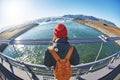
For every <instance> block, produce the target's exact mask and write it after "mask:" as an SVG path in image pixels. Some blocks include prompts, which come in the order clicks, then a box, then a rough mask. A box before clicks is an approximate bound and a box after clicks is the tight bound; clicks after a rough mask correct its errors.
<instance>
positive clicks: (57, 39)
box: [44, 23, 80, 67]
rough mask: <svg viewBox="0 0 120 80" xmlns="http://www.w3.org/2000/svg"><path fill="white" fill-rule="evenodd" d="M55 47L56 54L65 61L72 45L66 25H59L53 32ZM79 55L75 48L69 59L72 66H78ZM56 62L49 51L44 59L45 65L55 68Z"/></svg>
mask: <svg viewBox="0 0 120 80" xmlns="http://www.w3.org/2000/svg"><path fill="white" fill-rule="evenodd" d="M53 34H54V37H53V46H54V50H55V52H56V53H57V54H58V56H59V57H60V58H61V59H64V58H65V57H66V54H67V52H68V50H69V48H70V44H69V42H68V36H67V35H68V33H67V28H66V27H65V25H64V24H62V23H58V24H57V25H56V26H55V28H54V30H53ZM79 59H80V58H79V55H78V52H77V50H76V48H75V47H74V49H73V52H72V54H71V57H70V59H69V61H70V64H71V65H77V64H79ZM55 64H56V60H55V59H54V58H53V56H52V55H51V53H50V51H49V50H48V49H47V50H46V52H45V58H44V65H45V66H47V67H51V66H55Z"/></svg>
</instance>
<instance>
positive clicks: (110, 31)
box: [73, 19, 120, 46]
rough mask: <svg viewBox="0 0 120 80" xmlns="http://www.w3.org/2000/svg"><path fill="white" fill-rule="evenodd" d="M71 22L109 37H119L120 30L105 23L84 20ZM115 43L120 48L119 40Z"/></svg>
mask: <svg viewBox="0 0 120 80" xmlns="http://www.w3.org/2000/svg"><path fill="white" fill-rule="evenodd" d="M73 21H75V22H78V23H81V24H84V25H86V26H88V27H91V28H93V29H95V30H97V31H100V32H101V33H103V34H105V35H107V36H109V37H120V28H118V27H116V26H113V25H110V24H107V23H105V22H100V21H93V20H85V19H73ZM115 42H116V43H117V44H118V45H119V46H120V40H117V41H115Z"/></svg>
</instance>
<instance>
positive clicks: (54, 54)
mask: <svg viewBox="0 0 120 80" xmlns="http://www.w3.org/2000/svg"><path fill="white" fill-rule="evenodd" d="M48 49H49V51H50V53H51V54H52V56H53V57H54V59H55V60H56V61H58V60H60V59H61V58H60V57H59V56H58V55H57V53H56V52H55V50H54V47H53V46H49V47H48ZM72 52H73V45H71V46H70V48H69V51H68V53H67V55H66V57H65V59H67V60H69V59H70V56H71V54H72Z"/></svg>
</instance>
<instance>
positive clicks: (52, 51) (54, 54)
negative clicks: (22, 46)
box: [48, 46, 60, 61]
mask: <svg viewBox="0 0 120 80" xmlns="http://www.w3.org/2000/svg"><path fill="white" fill-rule="evenodd" d="M48 49H49V51H50V53H51V54H52V56H53V57H54V59H55V60H56V61H59V60H60V57H59V56H58V55H57V53H56V52H55V50H54V47H53V46H49V47H48Z"/></svg>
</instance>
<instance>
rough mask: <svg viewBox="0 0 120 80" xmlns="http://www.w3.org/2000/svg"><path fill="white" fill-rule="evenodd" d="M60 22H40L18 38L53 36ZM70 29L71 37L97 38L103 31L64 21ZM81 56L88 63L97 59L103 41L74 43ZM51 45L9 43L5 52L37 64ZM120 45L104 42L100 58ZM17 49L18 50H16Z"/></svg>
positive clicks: (109, 53) (118, 48) (41, 61)
mask: <svg viewBox="0 0 120 80" xmlns="http://www.w3.org/2000/svg"><path fill="white" fill-rule="evenodd" d="M57 23H58V22H56V21H53V22H46V23H44V24H43V23H40V24H39V26H36V27H34V28H32V29H31V30H29V31H27V32H25V33H24V34H22V35H20V36H18V37H17V38H16V40H25V39H34V40H35V39H46V38H50V39H51V40H52V38H53V29H54V27H55V25H56V24H57ZM62 23H63V24H65V26H66V27H67V29H68V37H69V39H70V38H96V37H98V36H100V35H102V33H101V32H99V31H96V30H94V29H92V28H90V27H88V26H85V25H82V24H80V23H76V22H74V21H62ZM74 45H75V47H76V49H77V51H78V53H79V56H80V63H88V62H92V61H94V60H95V58H96V56H97V54H98V52H99V50H100V46H101V43H85V44H74ZM48 46H49V45H14V46H13V45H9V46H8V47H7V48H6V49H5V50H4V54H6V55H8V56H10V57H13V58H16V59H19V60H22V61H25V62H30V63H35V64H43V62H44V56H45V51H46V49H47V47H48ZM13 47H15V50H14V48H13ZM119 50H120V47H119V46H118V45H117V44H116V43H114V42H106V43H103V47H102V50H101V53H100V56H99V57H98V60H99V59H102V58H105V57H107V56H110V55H112V54H114V53H115V52H118V51H119ZM16 51H17V52H16Z"/></svg>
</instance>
